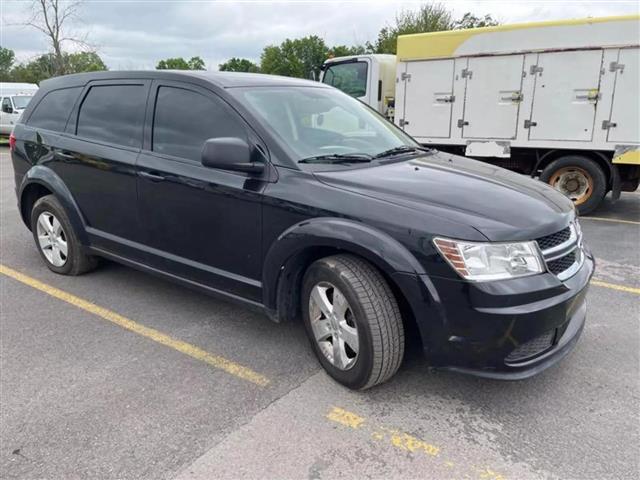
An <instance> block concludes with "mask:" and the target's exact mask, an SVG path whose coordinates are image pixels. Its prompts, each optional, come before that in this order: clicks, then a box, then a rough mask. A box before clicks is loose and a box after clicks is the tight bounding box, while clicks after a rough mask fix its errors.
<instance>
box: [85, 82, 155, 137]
mask: <svg viewBox="0 0 640 480" xmlns="http://www.w3.org/2000/svg"><path fill="white" fill-rule="evenodd" d="M146 102H147V98H146V89H145V86H144V85H95V86H93V87H91V88H90V89H89V92H88V93H87V95H86V96H85V97H84V100H83V102H82V105H81V106H80V112H79V114H78V126H77V130H76V134H77V135H78V136H80V137H84V138H88V139H93V140H98V141H101V142H106V143H113V144H116V145H124V146H127V147H134V148H140V147H141V146H142V127H143V123H144V111H145V106H146Z"/></svg>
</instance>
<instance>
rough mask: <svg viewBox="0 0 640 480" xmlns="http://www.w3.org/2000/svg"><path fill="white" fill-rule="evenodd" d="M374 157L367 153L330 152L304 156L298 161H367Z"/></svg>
mask: <svg viewBox="0 0 640 480" xmlns="http://www.w3.org/2000/svg"><path fill="white" fill-rule="evenodd" d="M372 159H373V157H372V156H371V155H367V154H366V153H329V154H326V155H316V156H314V157H308V158H303V159H302V160H298V163H367V162H370V161H371V160H372Z"/></svg>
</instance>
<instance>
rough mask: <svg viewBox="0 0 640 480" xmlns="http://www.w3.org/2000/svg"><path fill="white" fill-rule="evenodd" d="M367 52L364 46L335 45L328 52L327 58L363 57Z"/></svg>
mask: <svg viewBox="0 0 640 480" xmlns="http://www.w3.org/2000/svg"><path fill="white" fill-rule="evenodd" d="M365 52H366V49H365V48H364V47H363V46H362V45H354V46H352V47H347V46H346V45H335V46H334V47H331V48H330V49H329V51H328V52H327V53H328V55H327V57H329V58H334V57H349V56H351V55H362V54H364V53H365Z"/></svg>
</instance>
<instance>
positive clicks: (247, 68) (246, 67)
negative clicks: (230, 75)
mask: <svg viewBox="0 0 640 480" xmlns="http://www.w3.org/2000/svg"><path fill="white" fill-rule="evenodd" d="M218 69H219V70H220V71H221V72H250V73H257V72H259V71H260V67H259V66H258V65H256V64H255V63H253V62H252V61H251V60H247V59H246V58H236V57H233V58H231V59H229V60H227V61H226V62H224V63H221V64H220V65H218Z"/></svg>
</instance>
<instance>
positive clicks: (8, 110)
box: [2, 105, 13, 113]
mask: <svg viewBox="0 0 640 480" xmlns="http://www.w3.org/2000/svg"><path fill="white" fill-rule="evenodd" d="M2 111H3V112H4V113H13V108H12V107H11V105H2Z"/></svg>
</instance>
